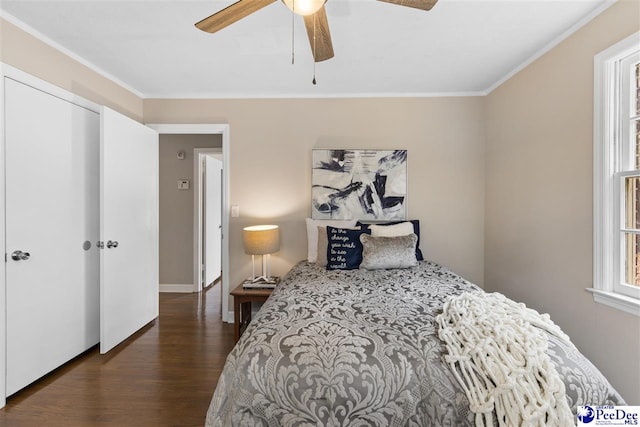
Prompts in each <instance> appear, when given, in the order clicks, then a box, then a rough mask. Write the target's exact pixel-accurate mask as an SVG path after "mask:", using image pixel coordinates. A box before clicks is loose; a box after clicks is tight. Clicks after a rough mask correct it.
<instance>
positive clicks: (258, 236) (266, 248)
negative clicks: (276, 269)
mask: <svg viewBox="0 0 640 427" xmlns="http://www.w3.org/2000/svg"><path fill="white" fill-rule="evenodd" d="M242 242H243V244H244V252H245V253H246V254H248V255H251V283H267V284H274V283H277V278H276V277H271V266H270V261H271V259H270V258H271V254H272V253H274V252H278V251H279V250H280V230H279V229H278V226H277V225H254V226H251V227H245V228H243V229H242ZM256 255H262V275H261V276H260V277H256V262H255V256H256Z"/></svg>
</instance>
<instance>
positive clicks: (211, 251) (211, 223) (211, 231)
mask: <svg viewBox="0 0 640 427" xmlns="http://www.w3.org/2000/svg"><path fill="white" fill-rule="evenodd" d="M204 161H205V168H204V169H205V185H204V201H205V203H204V206H205V209H204V218H205V220H204V223H205V226H204V229H205V239H204V241H205V249H204V253H205V263H204V265H205V276H204V277H205V281H204V285H205V286H208V285H210V284H211V283H213V281H215V280H216V279H217V278H218V277H220V274H222V161H221V160H218V159H216V158H215V157H212V156H204Z"/></svg>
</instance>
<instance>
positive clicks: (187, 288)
mask: <svg viewBox="0 0 640 427" xmlns="http://www.w3.org/2000/svg"><path fill="white" fill-rule="evenodd" d="M160 292H175V293H183V294H185V293H192V292H195V289H194V286H193V284H192V283H187V284H177V285H169V284H164V283H160Z"/></svg>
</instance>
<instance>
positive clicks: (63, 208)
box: [4, 77, 100, 395]
mask: <svg viewBox="0 0 640 427" xmlns="http://www.w3.org/2000/svg"><path fill="white" fill-rule="evenodd" d="M4 84H5V95H4V96H5V108H4V112H5V150H6V158H5V174H6V196H5V197H6V200H5V209H6V224H5V226H6V241H5V253H7V254H8V259H7V263H6V268H7V269H6V334H7V335H6V337H7V338H6V340H7V342H6V374H7V375H6V381H7V383H6V395H11V394H13V393H15V392H16V391H18V390H20V389H21V388H23V387H25V386H26V385H28V384H30V383H31V382H33V381H34V380H36V379H38V378H39V377H41V376H43V375H45V374H46V373H48V372H50V371H51V370H53V369H55V368H56V367H58V366H59V365H61V364H63V363H65V362H66V361H68V360H69V359H71V358H73V357H75V356H76V355H78V354H80V353H82V352H83V351H85V350H87V349H88V348H90V347H92V346H93V345H95V344H96V343H97V342H98V339H99V314H98V313H99V286H98V280H99V251H98V249H97V248H96V242H97V241H98V238H99V225H98V203H99V197H98V194H99V181H98V175H97V174H96V172H95V168H94V167H92V166H91V165H96V166H97V165H98V155H99V124H100V120H99V116H98V114H97V113H96V112H92V111H89V110H87V109H86V108H83V107H80V106H78V105H75V104H73V103H71V102H68V101H65V100H63V99H61V98H58V97H55V96H52V95H50V94H48V93H45V92H42V91H40V90H37V89H34V88H32V87H30V86H27V85H25V84H23V83H19V82H17V81H15V80H12V79H10V78H8V77H5V78H4ZM12 254H13V256H12ZM14 258H15V259H14Z"/></svg>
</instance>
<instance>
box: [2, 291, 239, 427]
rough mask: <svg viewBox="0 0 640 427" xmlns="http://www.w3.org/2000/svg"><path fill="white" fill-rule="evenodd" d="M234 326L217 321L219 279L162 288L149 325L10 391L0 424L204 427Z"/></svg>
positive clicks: (83, 426)
mask: <svg viewBox="0 0 640 427" xmlns="http://www.w3.org/2000/svg"><path fill="white" fill-rule="evenodd" d="M233 332H234V331H233V325H232V324H226V323H223V322H222V320H221V316H220V285H219V284H217V285H215V286H213V287H211V288H209V289H208V290H207V291H205V292H203V293H202V294H160V316H159V318H158V319H156V320H155V321H154V322H153V323H152V324H150V325H148V326H146V327H145V328H143V329H142V330H141V331H139V332H138V333H136V334H135V335H134V336H133V337H131V338H130V339H128V340H127V341H126V342H124V343H122V344H120V345H119V346H118V347H116V348H115V349H113V350H112V351H111V352H110V353H108V354H106V355H100V352H99V350H98V348H97V347H94V348H92V349H90V350H89V351H87V352H86V353H84V354H83V355H81V356H79V357H77V358H76V359H74V360H72V361H70V362H69V363H67V364H66V365H64V366H62V367H60V368H58V369H57V370H56V371H54V372H52V373H51V374H49V375H47V376H46V377H44V378H42V379H40V380H39V381H37V382H35V383H34V384H32V385H30V386H29V387H27V388H25V389H23V390H21V391H19V392H18V393H16V394H14V395H13V396H11V397H9V399H8V401H7V406H6V407H5V408H4V409H2V410H0V426H10V427H14V426H15V427H22V426H24V427H36V426H37V427H41V426H42V427H45V426H46V427H51V426H53V427H55V426H64V427H76V426H77V427H93V426H118V427H129V426H130V427H135V426H203V425H204V420H205V414H206V411H207V408H208V406H209V402H210V401H211V396H212V395H213V391H214V389H215V386H216V383H217V381H218V377H219V375H220V372H221V371H222V367H223V365H224V362H225V359H226V357H227V354H228V353H229V351H231V349H232V348H233V345H234V338H233Z"/></svg>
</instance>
